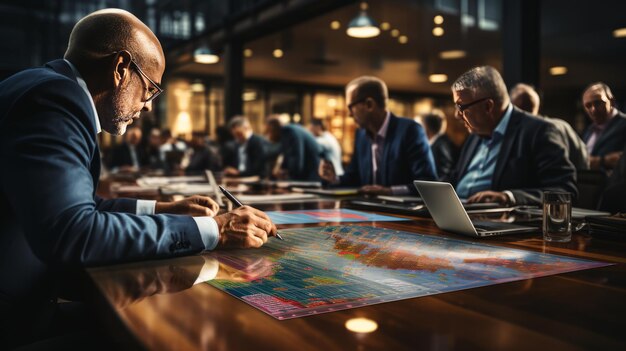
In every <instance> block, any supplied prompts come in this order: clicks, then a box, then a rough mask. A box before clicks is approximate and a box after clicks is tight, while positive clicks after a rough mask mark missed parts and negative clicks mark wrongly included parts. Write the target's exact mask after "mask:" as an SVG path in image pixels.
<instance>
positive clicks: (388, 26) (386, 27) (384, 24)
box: [380, 22, 391, 30]
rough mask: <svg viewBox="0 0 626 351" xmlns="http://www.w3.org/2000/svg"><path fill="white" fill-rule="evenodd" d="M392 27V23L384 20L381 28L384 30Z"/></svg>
mask: <svg viewBox="0 0 626 351" xmlns="http://www.w3.org/2000/svg"><path fill="white" fill-rule="evenodd" d="M390 28H391V24H389V22H383V23H381V24H380V29H382V30H389V29H390Z"/></svg>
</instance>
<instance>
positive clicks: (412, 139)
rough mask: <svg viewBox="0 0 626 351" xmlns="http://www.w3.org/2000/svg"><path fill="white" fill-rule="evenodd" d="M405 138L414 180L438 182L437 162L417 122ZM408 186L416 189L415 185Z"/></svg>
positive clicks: (412, 125) (409, 129)
mask: <svg viewBox="0 0 626 351" xmlns="http://www.w3.org/2000/svg"><path fill="white" fill-rule="evenodd" d="M405 136H406V139H405V145H406V155H407V160H408V163H409V165H410V171H411V175H412V176H413V180H437V171H436V168H435V160H434V158H433V153H432V152H431V150H430V145H429V144H428V139H427V138H426V133H424V130H423V129H422V127H421V126H420V125H419V124H418V123H417V122H413V123H411V126H410V127H409V128H408V132H407V133H406V134H405ZM407 185H408V187H409V189H411V190H414V189H415V187H414V186H413V183H410V184H407Z"/></svg>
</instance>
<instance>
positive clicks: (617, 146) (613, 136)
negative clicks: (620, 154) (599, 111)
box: [583, 112, 626, 156]
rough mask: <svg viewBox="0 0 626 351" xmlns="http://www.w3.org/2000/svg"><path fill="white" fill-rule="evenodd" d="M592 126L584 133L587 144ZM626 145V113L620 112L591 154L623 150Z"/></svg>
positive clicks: (604, 153) (598, 154) (597, 141)
mask: <svg viewBox="0 0 626 351" xmlns="http://www.w3.org/2000/svg"><path fill="white" fill-rule="evenodd" d="M591 132H592V126H589V127H587V129H586V130H585V133H584V134H583V140H584V141H585V144H586V143H587V141H589V138H590V137H591ZM624 146H626V114H624V113H623V112H618V113H617V115H615V117H613V118H612V119H611V121H610V122H609V124H608V125H607V126H606V129H605V130H604V133H602V135H601V136H600V138H598V140H596V143H595V145H594V146H593V150H591V156H603V155H606V154H608V153H611V152H615V151H622V149H623V148H624Z"/></svg>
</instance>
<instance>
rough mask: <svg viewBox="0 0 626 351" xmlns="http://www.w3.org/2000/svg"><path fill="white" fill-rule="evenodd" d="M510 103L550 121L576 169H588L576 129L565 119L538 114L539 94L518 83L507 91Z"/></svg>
mask: <svg viewBox="0 0 626 351" xmlns="http://www.w3.org/2000/svg"><path fill="white" fill-rule="evenodd" d="M509 95H510V96H511V103H512V104H513V105H514V106H517V107H518V108H520V109H522V110H524V111H526V112H530V113H532V114H533V115H535V116H539V117H543V119H544V120H546V121H547V122H549V123H551V124H552V125H554V126H555V127H556V129H557V130H558V131H559V132H560V133H561V135H562V137H563V142H564V144H565V149H566V150H567V157H568V158H569V160H570V161H571V162H572V163H573V164H574V167H576V169H577V170H581V169H589V153H588V152H587V147H586V146H585V143H584V142H583V141H582V139H581V138H580V137H579V136H578V134H576V131H575V130H574V128H572V126H571V125H570V124H569V123H567V122H566V121H564V120H562V119H559V118H550V117H545V116H540V115H539V105H540V104H541V100H540V99H539V94H537V92H536V91H535V89H533V87H531V86H530V85H527V84H523V83H519V84H517V85H515V86H514V87H513V89H511V92H510V93H509Z"/></svg>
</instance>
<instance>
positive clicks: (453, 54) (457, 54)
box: [439, 50, 467, 60]
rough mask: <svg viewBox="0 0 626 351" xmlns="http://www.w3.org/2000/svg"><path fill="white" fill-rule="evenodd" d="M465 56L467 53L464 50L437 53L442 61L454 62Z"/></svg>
mask: <svg viewBox="0 0 626 351" xmlns="http://www.w3.org/2000/svg"><path fill="white" fill-rule="evenodd" d="M465 56H467V52H465V51H464V50H448V51H442V52H440V53H439V58H440V59H442V60H455V59H460V58H463V57H465Z"/></svg>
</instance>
